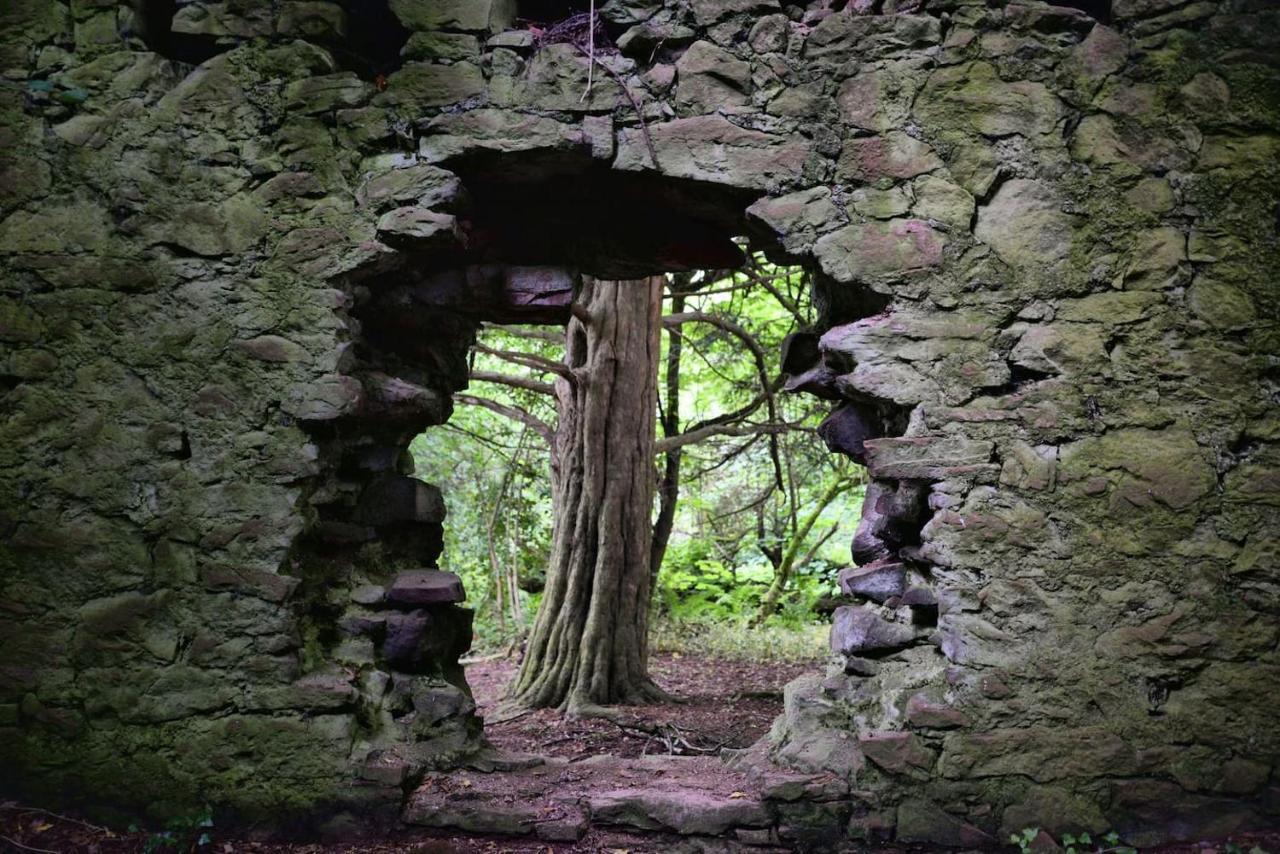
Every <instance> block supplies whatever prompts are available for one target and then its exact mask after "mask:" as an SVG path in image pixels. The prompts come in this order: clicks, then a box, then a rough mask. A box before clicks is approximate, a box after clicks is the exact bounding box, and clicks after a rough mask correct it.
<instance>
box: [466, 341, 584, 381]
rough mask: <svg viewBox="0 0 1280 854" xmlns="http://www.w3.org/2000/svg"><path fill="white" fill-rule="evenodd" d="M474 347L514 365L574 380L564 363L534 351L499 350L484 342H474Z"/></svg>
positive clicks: (479, 351) (480, 351)
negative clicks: (545, 357) (546, 357)
mask: <svg viewBox="0 0 1280 854" xmlns="http://www.w3.org/2000/svg"><path fill="white" fill-rule="evenodd" d="M472 349H473V350H475V351H476V352H477V353H484V354H485V355H487V356H494V357H496V358H499V359H501V360H502V361H504V362H510V363H511V364H513V365H520V366H521V367H524V368H532V369H533V370H535V371H546V372H547V373H549V374H555V375H556V376H560V377H564V378H565V379H567V380H570V381H572V380H573V372H572V371H570V370H569V369H568V368H566V367H565V366H564V365H562V364H560V363H559V362H553V361H551V360H550V359H544V358H542V357H541V356H535V355H533V354H532V353H517V352H515V351H513V350H498V349H495V348H493V347H488V346H486V345H484V344H473V345H472Z"/></svg>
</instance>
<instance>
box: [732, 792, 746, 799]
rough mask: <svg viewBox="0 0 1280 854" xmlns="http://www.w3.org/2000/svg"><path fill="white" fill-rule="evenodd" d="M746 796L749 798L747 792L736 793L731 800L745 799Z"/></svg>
mask: <svg viewBox="0 0 1280 854" xmlns="http://www.w3.org/2000/svg"><path fill="white" fill-rule="evenodd" d="M746 796H747V793H746V792H734V793H733V794H731V795H729V797H731V798H745V797H746Z"/></svg>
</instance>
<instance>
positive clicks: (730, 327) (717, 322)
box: [662, 311, 782, 488]
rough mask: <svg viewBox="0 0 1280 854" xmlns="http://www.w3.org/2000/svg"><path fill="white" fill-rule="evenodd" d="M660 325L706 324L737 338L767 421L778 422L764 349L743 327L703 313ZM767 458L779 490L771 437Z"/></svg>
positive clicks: (779, 475)
mask: <svg viewBox="0 0 1280 854" xmlns="http://www.w3.org/2000/svg"><path fill="white" fill-rule="evenodd" d="M662 323H663V325H665V326H668V327H674V326H680V325H681V324H684V323H706V324H709V325H711V326H714V327H716V328H717V329H722V330H724V331H725V332H728V333H729V334H730V335H732V336H734V337H735V338H737V339H738V340H739V341H741V342H742V343H743V344H745V345H746V346H747V349H748V350H750V351H751V355H752V356H753V357H754V358H755V362H756V371H757V373H758V374H759V375H760V390H761V391H762V392H763V393H764V397H765V402H766V403H768V405H769V420H770V421H777V420H778V405H777V402H776V401H775V399H774V395H773V388H772V384H771V383H770V382H769V368H768V358H767V356H766V355H765V352H764V348H763V347H761V346H760V342H759V341H757V340H756V337H755V336H754V335H752V334H751V333H750V332H748V331H747V330H746V328H745V327H743V326H740V325H739V324H737V323H735V322H733V321H732V320H730V319H729V318H727V317H721V316H720V315H718V314H708V313H706V312H703V311H684V312H680V313H679V314H672V315H668V316H667V317H664V318H663V319H662ZM769 458H770V459H771V460H772V461H773V473H774V477H775V478H776V479H777V481H778V486H779V488H781V487H782V461H781V460H780V459H779V457H778V442H777V439H776V438H773V437H771V438H770V440H769Z"/></svg>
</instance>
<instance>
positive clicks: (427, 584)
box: [386, 569, 467, 606]
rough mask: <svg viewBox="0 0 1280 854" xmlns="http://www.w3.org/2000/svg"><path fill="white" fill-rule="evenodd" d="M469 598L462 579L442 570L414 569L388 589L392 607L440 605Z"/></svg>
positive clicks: (403, 573)
mask: <svg viewBox="0 0 1280 854" xmlns="http://www.w3.org/2000/svg"><path fill="white" fill-rule="evenodd" d="M466 598H467V592H466V591H465V590H464V589H463V587H462V579H461V578H459V577H458V576H456V575H454V574H453V573H452V572H445V571H444V570H440V569H413V570H408V571H405V572H401V573H400V574H399V575H397V576H396V577H395V580H394V581H392V582H391V586H390V587H389V588H387V596H386V599H387V601H388V602H389V603H391V604H392V605H414V606H416V605H440V604H450V603H453V602H461V601H462V600H463V599H466Z"/></svg>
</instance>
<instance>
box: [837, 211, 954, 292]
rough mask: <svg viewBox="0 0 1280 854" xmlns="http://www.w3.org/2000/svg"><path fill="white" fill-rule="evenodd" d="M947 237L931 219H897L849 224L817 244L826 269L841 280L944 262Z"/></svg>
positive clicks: (898, 273) (900, 271)
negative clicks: (943, 256) (931, 223)
mask: <svg viewBox="0 0 1280 854" xmlns="http://www.w3.org/2000/svg"><path fill="white" fill-rule="evenodd" d="M946 243H947V239H946V237H945V236H943V234H942V233H941V232H939V231H936V230H935V229H934V228H933V227H932V226H930V225H929V224H928V223H927V222H924V221H922V220H918V219H893V220H889V221H888V222H866V223H855V224H853V225H847V226H845V227H844V228H842V229H840V230H838V231H833V232H831V233H830V234H828V235H826V236H824V237H822V238H821V239H819V240H818V242H817V243H816V244H814V247H813V254H814V255H815V256H816V257H817V259H818V263H819V264H820V265H821V266H822V271H823V272H824V273H826V274H827V275H828V276H831V277H832V278H834V279H836V280H837V281H840V282H856V281H861V280H865V279H868V278H875V277H887V276H895V275H902V274H907V273H912V272H916V271H919V270H925V269H927V268H930V267H936V266H938V265H939V264H941V263H942V251H943V249H944V248H945V247H946Z"/></svg>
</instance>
